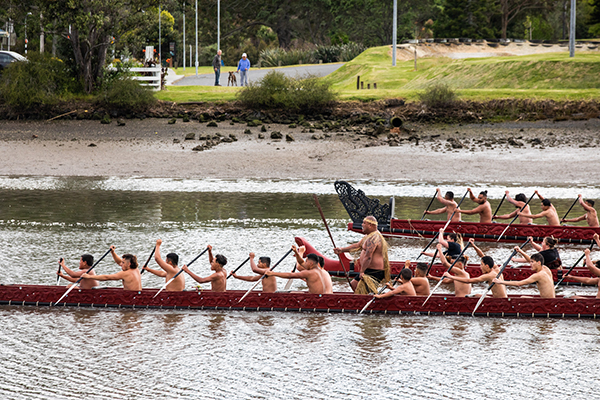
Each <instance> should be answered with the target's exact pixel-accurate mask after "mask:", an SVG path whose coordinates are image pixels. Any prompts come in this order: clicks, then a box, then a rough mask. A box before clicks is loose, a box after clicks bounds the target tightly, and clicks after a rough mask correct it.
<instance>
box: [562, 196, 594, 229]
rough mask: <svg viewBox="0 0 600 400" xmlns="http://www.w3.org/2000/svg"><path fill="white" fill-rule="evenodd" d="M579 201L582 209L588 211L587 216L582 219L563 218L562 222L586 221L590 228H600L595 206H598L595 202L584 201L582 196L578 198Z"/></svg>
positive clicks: (584, 215)
mask: <svg viewBox="0 0 600 400" xmlns="http://www.w3.org/2000/svg"><path fill="white" fill-rule="evenodd" d="M577 199H578V201H579V205H580V206H581V207H583V209H584V210H585V211H586V213H585V214H583V215H582V216H581V217H577V218H563V219H562V220H561V222H579V221H583V220H585V221H586V222H587V224H588V226H590V227H592V228H597V227H599V226H600V223H598V213H597V212H596V209H595V208H594V204H596V203H595V202H594V200H585V201H584V200H583V197H582V196H581V195H578V196H577Z"/></svg>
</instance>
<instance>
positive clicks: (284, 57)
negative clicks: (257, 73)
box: [260, 48, 315, 67]
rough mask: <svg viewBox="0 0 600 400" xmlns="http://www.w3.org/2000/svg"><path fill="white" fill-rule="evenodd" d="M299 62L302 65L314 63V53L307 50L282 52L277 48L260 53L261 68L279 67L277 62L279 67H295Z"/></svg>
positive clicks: (282, 50)
mask: <svg viewBox="0 0 600 400" xmlns="http://www.w3.org/2000/svg"><path fill="white" fill-rule="evenodd" d="M301 61H302V64H313V63H315V58H314V51H313V50H308V49H293V50H284V49H281V48H277V49H265V50H263V51H261V52H260V66H261V67H277V66H279V62H281V65H297V64H300V62H301Z"/></svg>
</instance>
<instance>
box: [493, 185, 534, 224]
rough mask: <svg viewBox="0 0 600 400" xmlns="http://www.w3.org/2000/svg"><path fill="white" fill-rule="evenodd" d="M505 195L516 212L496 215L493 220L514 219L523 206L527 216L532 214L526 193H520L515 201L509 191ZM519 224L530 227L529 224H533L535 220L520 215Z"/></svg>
mask: <svg viewBox="0 0 600 400" xmlns="http://www.w3.org/2000/svg"><path fill="white" fill-rule="evenodd" d="M504 193H505V194H506V201H508V202H509V203H510V204H512V205H514V206H515V208H516V210H515V211H513V212H511V213H510V214H503V215H494V216H493V217H492V219H512V218H514V217H516V215H517V213H518V212H519V210H520V209H521V207H523V206H525V207H524V208H523V212H524V213H525V214H531V209H530V208H529V204H527V197H526V196H525V194H524V193H519V194H518V195H516V196H515V198H514V199H513V198H512V197H510V194H508V190H506V191H505V192H504ZM519 223H521V224H525V225H529V224H532V223H533V220H532V219H531V218H527V217H525V216H523V215H519Z"/></svg>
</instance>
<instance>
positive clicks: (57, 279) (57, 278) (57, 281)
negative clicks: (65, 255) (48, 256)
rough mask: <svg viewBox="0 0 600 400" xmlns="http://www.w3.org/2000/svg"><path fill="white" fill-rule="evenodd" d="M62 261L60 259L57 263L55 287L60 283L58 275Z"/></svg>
mask: <svg viewBox="0 0 600 400" xmlns="http://www.w3.org/2000/svg"><path fill="white" fill-rule="evenodd" d="M62 260H63V259H62V258H61V259H60V260H59V261H58V272H57V273H56V284H57V285H58V283H59V282H60V275H58V274H60V268H61V266H60V263H61V262H62Z"/></svg>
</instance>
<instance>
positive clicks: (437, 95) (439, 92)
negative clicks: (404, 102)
mask: <svg viewBox="0 0 600 400" xmlns="http://www.w3.org/2000/svg"><path fill="white" fill-rule="evenodd" d="M418 96H419V100H421V102H422V103H424V104H425V105H426V106H427V107H429V108H442V107H447V106H450V105H452V104H453V103H454V102H455V101H456V97H457V96H456V93H455V92H454V91H453V90H452V89H451V88H450V86H448V85H446V84H442V83H438V84H435V85H432V86H430V87H428V88H427V89H425V91H424V92H423V93H419V95H418Z"/></svg>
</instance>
